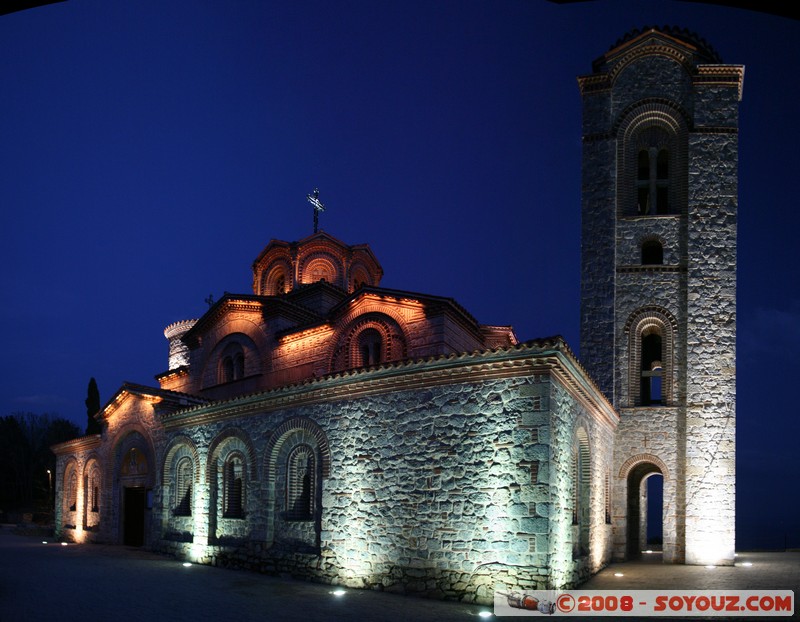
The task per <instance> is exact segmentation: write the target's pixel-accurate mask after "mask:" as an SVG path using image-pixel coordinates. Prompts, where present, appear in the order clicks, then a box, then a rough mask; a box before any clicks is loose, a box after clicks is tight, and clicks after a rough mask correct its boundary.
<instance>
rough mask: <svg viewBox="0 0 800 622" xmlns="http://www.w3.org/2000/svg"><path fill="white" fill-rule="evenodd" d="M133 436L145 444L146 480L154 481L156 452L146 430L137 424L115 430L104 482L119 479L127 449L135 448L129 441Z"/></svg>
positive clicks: (129, 424)
mask: <svg viewBox="0 0 800 622" xmlns="http://www.w3.org/2000/svg"><path fill="white" fill-rule="evenodd" d="M135 434H138V435H139V436H141V437H142V439H143V440H144V444H145V449H146V450H147V456H146V457H147V461H148V463H147V468H148V473H147V478H146V479H147V480H148V481H149V482H155V481H156V468H157V465H156V460H155V456H156V452H155V448H154V447H153V440H152V439H151V438H150V434H149V433H148V432H147V429H146V428H145V427H144V426H143V425H141V424H139V423H128V424H126V425H124V426H122V427H121V428H120V429H119V430H117V433H116V435H115V436H116V437H117V442H116V443H114V446H113V448H112V450H111V460H109V464H108V465H107V467H106V468H107V472H108V476H109V479H108V480H104V481H109V482H112V483H113V482H115V481H116V480H117V478H118V477H119V474H120V473H119V471H120V469H121V468H122V458H123V457H124V455H125V454H126V453H127V452H128V450H129V449H131V448H132V447H134V446H135V443H133V442H131V439H132V438H133V436H134V435H135Z"/></svg>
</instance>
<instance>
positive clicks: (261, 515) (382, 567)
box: [53, 27, 744, 603]
mask: <svg viewBox="0 0 800 622" xmlns="http://www.w3.org/2000/svg"><path fill="white" fill-rule="evenodd" d="M743 76H744V68H743V66H741V65H727V64H724V63H723V62H722V60H721V59H720V58H719V56H718V54H717V53H716V52H715V51H714V49H713V48H712V47H711V46H710V45H709V44H708V43H707V42H705V41H704V40H703V39H701V38H699V37H698V36H697V35H695V34H693V33H691V32H689V31H686V30H682V29H678V28H666V27H665V28H644V29H641V30H636V31H632V32H630V33H628V34H626V35H625V36H624V37H622V38H621V39H620V40H619V41H617V42H616V43H615V44H614V45H613V46H611V48H610V49H609V50H608V51H607V52H606V53H604V54H603V55H602V56H600V57H599V58H597V59H596V60H595V61H594V62H593V63H592V71H591V73H589V74H587V75H584V76H581V77H579V78H578V85H579V89H580V94H581V97H582V99H583V129H582V137H583V178H582V206H581V209H582V251H581V253H582V262H581V265H582V267H581V338H580V339H581V343H580V353H581V356H580V359H579V358H578V357H576V355H575V354H574V353H573V351H572V350H571V349H570V347H569V346H568V345H567V344H566V343H565V341H564V340H563V339H562V338H561V337H558V336H555V337H546V338H539V339H533V340H529V341H519V340H518V338H517V336H516V334H515V333H514V331H513V329H512V327H510V326H505V325H494V324H493V325H486V324H481V323H479V322H478V321H477V320H476V319H475V318H474V317H473V316H472V315H471V314H470V313H469V311H468V310H466V309H464V308H463V307H461V306H460V305H459V304H458V303H457V302H456V301H455V300H454V299H453V298H449V297H445V296H440V295H429V294H422V293H417V292H413V291H405V290H396V289H389V288H385V287H382V286H381V279H382V277H383V270H382V268H381V265H380V263H379V260H378V257H376V255H375V254H374V253H373V251H372V249H371V248H370V247H369V246H368V245H367V244H355V245H353V244H350V243H348V242H346V241H342V240H339V239H338V238H337V237H335V236H334V235H331V234H329V233H327V232H325V231H315V233H314V234H313V235H311V236H309V237H306V238H304V239H302V240H299V241H295V242H286V241H281V240H271V241H270V242H269V243H268V244H267V245H266V247H265V248H264V249H263V250H262V251H261V252H260V254H258V256H257V257H256V259H255V261H254V263H253V265H252V274H253V288H252V293H244V294H228V293H226V294H225V296H224V297H223V298H222V299H220V300H219V301H217V302H216V303H213V304H212V305H211V306H210V308H209V309H208V311H207V312H206V313H205V314H204V315H203V316H202V317H200V318H199V319H192V320H185V321H180V322H176V323H173V324H170V325H169V326H167V328H166V329H165V331H164V335H165V337H166V339H167V341H168V344H169V354H168V357H167V365H166V370H165V371H162V372H161V373H159V374H158V375H157V376H156V377H155V380H156V385H155V386H144V385H140V384H131V383H126V384H123V385H122V386H121V387H120V388H119V390H118V391H117V392H116V393H115V395H114V396H113V398H112V399H111V400H109V402H108V403H107V404H106V405H105V406H103V407H102V409H101V410H100V412H98V414H97V415H96V417H97V419H98V421H99V422H100V423H101V426H102V433H101V434H99V435H93V436H86V437H82V438H78V439H75V440H72V441H67V442H65V443H61V444H59V445H56V446H54V447H53V451H54V452H55V453H56V455H57V474H56V478H55V483H56V519H55V520H56V534H57V536H58V537H60V538H61V539H63V540H66V541H72V542H105V543H118V544H127V545H133V546H144V547H147V548H148V549H152V550H155V551H160V552H164V553H167V554H171V555H174V556H176V557H177V558H179V559H183V560H188V561H191V562H194V563H201V564H213V565H217V566H224V567H236V568H244V569H249V570H253V571H257V572H265V573H273V574H281V575H286V576H295V577H302V578H307V579H310V580H315V581H323V582H327V583H331V584H337V585H343V586H349V587H358V588H369V589H384V590H387V591H394V592H402V593H410V594H417V595H423V596H428V597H434V598H446V599H459V600H466V601H472V602H484V603H489V602H491V601H492V597H493V593H494V591H495V590H506V591H510V590H542V589H566V588H571V587H575V586H577V585H579V584H580V583H581V582H582V581H584V580H585V579H586V578H588V577H589V576H591V575H592V574H593V573H595V572H597V571H598V570H600V569H601V568H602V567H604V566H605V565H606V564H608V563H609V562H611V561H612V560H621V559H631V558H634V557H637V556H638V555H640V554H641V552H642V549H643V548H645V546H646V525H647V521H648V517H647V501H646V491H647V480H648V479H649V478H650V477H652V476H654V475H658V476H661V477H662V478H663V513H662V516H661V523H662V526H663V552H662V555H663V561H664V562H665V563H686V564H703V565H708V564H711V565H731V564H733V559H734V546H735V534H734V498H735V469H734V456H735V453H734V452H735V448H734V438H735V386H736V370H735V338H736V211H737V136H738V103H739V101H740V99H741V94H742V83H743ZM309 199H310V200H311V201H312V203H314V204H315V209H319V208H321V207H322V205H321V203H319V199H318V197H317V195H316V194H315V195H313V196H310V197H309ZM254 250H255V249H254ZM154 371H158V370H154ZM650 518H651V519H652V518H653V517H650Z"/></svg>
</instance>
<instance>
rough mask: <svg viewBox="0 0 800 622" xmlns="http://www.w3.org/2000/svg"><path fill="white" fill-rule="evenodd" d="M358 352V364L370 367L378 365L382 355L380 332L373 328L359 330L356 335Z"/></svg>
mask: <svg viewBox="0 0 800 622" xmlns="http://www.w3.org/2000/svg"><path fill="white" fill-rule="evenodd" d="M358 353H359V355H360V357H361V360H360V361H359V362H360V364H361V365H360V366H361V367H370V366H372V365H379V364H380V363H381V361H382V360H383V359H382V356H383V340H382V339H381V334H380V333H379V332H378V331H377V330H375V329H374V328H367V329H365V330H363V331H361V334H360V335H359V336H358Z"/></svg>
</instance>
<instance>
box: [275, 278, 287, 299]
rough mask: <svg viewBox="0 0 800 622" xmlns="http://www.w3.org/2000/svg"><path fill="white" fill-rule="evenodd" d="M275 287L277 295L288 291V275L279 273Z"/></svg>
mask: <svg viewBox="0 0 800 622" xmlns="http://www.w3.org/2000/svg"><path fill="white" fill-rule="evenodd" d="M273 289H274V291H275V295H276V296H278V295H280V294H284V293H286V277H284V276H283V274H279V275H278V276H277V277H276V278H275V286H274V288H273Z"/></svg>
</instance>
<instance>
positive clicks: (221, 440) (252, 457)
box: [206, 427, 258, 482]
mask: <svg viewBox="0 0 800 622" xmlns="http://www.w3.org/2000/svg"><path fill="white" fill-rule="evenodd" d="M231 439H238V440H239V441H240V442H241V443H242V444H243V445H244V447H245V455H244V457H245V458H246V459H247V462H248V463H249V467H250V471H249V473H250V481H253V482H255V481H258V469H257V468H256V465H257V460H256V452H255V448H254V447H253V442H252V441H251V440H250V436H249V435H248V434H247V432H245V431H244V430H242V429H241V428H236V427H230V428H225V429H224V430H222V431H221V432H220V433H219V434H217V436H216V437H214V440H213V441H211V445H209V447H208V462H207V463H206V482H211V481H212V480H213V476H214V473H213V472H212V469H213V468H214V460H215V459H216V458H217V457H218V455H219V452H221V450H222V449H224V446H225V444H226V443H228V442H229V441H230V440H231Z"/></svg>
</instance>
